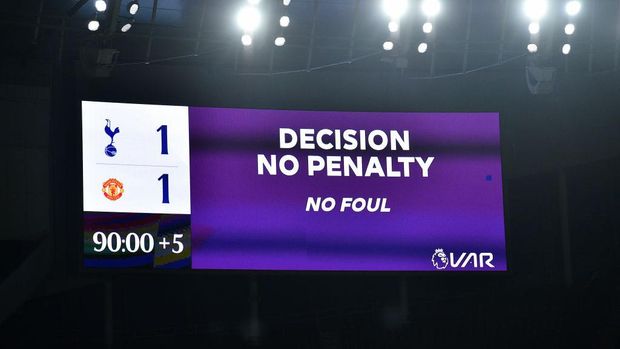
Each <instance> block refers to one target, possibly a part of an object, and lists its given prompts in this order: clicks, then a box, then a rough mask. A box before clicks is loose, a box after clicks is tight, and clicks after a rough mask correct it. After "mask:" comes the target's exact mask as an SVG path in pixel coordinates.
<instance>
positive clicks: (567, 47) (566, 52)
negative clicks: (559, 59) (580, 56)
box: [562, 44, 570, 55]
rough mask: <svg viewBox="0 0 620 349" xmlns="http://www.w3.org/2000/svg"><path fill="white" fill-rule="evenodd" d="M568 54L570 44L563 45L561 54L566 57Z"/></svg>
mask: <svg viewBox="0 0 620 349" xmlns="http://www.w3.org/2000/svg"><path fill="white" fill-rule="evenodd" d="M569 53H570V44H564V46H562V54H564V55H567V54H569Z"/></svg>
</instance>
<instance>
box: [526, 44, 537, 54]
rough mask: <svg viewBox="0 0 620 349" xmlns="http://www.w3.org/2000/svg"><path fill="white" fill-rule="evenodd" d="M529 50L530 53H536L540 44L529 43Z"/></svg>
mask: <svg viewBox="0 0 620 349" xmlns="http://www.w3.org/2000/svg"><path fill="white" fill-rule="evenodd" d="M527 51H528V52H529V53H536V52H538V45H536V44H529V45H527Z"/></svg>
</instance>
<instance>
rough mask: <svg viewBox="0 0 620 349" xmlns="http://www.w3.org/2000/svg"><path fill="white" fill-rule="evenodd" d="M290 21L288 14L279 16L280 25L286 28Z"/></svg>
mask: <svg viewBox="0 0 620 349" xmlns="http://www.w3.org/2000/svg"><path fill="white" fill-rule="evenodd" d="M290 23H291V19H290V18H288V16H282V17H280V27H282V28H286V27H288V25H289V24H290Z"/></svg>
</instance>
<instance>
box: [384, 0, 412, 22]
mask: <svg viewBox="0 0 620 349" xmlns="http://www.w3.org/2000/svg"><path fill="white" fill-rule="evenodd" d="M407 5H408V1H407V0H383V11H384V12H385V13H386V14H387V15H388V16H390V18H391V19H392V20H396V19H399V18H400V17H402V16H403V15H404V14H405V12H407Z"/></svg>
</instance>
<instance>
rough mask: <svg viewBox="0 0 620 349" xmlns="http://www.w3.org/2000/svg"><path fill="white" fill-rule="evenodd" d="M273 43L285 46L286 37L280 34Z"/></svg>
mask: <svg viewBox="0 0 620 349" xmlns="http://www.w3.org/2000/svg"><path fill="white" fill-rule="evenodd" d="M273 43H274V44H275V45H276V46H284V44H285V43H286V38H284V37H283V36H278V37H277V38H276V39H275V40H274V41H273Z"/></svg>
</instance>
